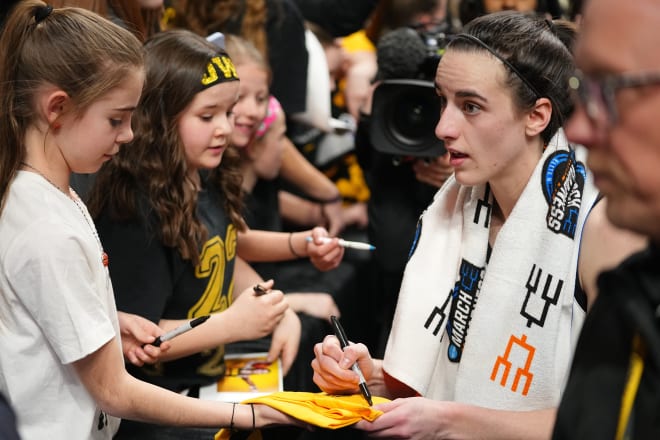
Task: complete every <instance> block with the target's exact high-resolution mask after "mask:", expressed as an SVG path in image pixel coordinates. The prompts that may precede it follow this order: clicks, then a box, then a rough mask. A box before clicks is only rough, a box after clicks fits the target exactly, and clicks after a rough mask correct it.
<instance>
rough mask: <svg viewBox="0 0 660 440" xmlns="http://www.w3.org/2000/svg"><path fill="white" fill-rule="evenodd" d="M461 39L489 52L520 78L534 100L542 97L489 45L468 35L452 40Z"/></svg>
mask: <svg viewBox="0 0 660 440" xmlns="http://www.w3.org/2000/svg"><path fill="white" fill-rule="evenodd" d="M461 39H463V40H468V41H471V42H473V43H476V44H478V45H479V46H481V47H482V48H484V49H486V50H487V51H488V52H490V53H491V54H492V55H493V56H494V57H495V58H497V59H498V60H500V61H501V62H502V63H503V64H504V65H505V66H506V67H508V68H509V69H510V70H511V71H512V72H513V73H514V74H515V75H516V76H517V77H518V78H520V80H521V81H522V82H524V83H525V85H526V86H527V87H529V90H531V91H532V92H534V95H536V98H540V97H542V96H543V95H541V94H540V93H539V91H538V90H536V87H534V86H533V85H532V83H531V82H530V81H529V80H528V79H527V78H525V76H523V74H522V73H520V71H519V70H518V69H516V68H515V67H513V64H511V63H510V62H508V61H507V60H506V59H505V58H504V57H503V56H501V55H500V54H499V53H497V52H496V51H495V49H493V48H492V47H490V46H489V45H487V44H486V43H484V42H483V41H481V40H480V39H479V38H477V37H475V36H474V35H469V34H458V35H456V36H455V37H454V38H453V40H461ZM450 44H451V43H450Z"/></svg>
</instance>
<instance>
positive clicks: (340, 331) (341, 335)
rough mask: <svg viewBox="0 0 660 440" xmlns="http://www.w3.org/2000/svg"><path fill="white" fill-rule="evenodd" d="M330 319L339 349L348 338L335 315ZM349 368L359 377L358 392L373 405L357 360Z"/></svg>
mask: <svg viewBox="0 0 660 440" xmlns="http://www.w3.org/2000/svg"><path fill="white" fill-rule="evenodd" d="M330 321H332V327H333V328H334V329H335V336H337V339H339V345H341V349H342V350H343V349H344V348H346V347H347V346H348V338H347V337H346V333H344V329H343V328H342V326H341V324H340V323H339V320H338V319H337V317H336V316H334V315H332V316H331V317H330ZM351 370H353V371H354V372H355V373H357V375H358V376H359V377H360V384H359V385H360V392H361V393H362V396H363V397H364V400H366V401H367V403H368V404H369V406H371V405H373V403H372V402H371V393H370V392H369V388H367V381H366V380H364V375H363V374H362V370H360V367H359V366H358V364H357V362H356V363H354V364H353V366H352V367H351Z"/></svg>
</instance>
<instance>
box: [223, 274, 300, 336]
mask: <svg viewBox="0 0 660 440" xmlns="http://www.w3.org/2000/svg"><path fill="white" fill-rule="evenodd" d="M260 285H261V287H263V288H264V289H265V290H266V291H267V293H265V294H263V295H260V296H257V294H256V293H255V292H254V290H253V288H252V287H250V288H248V289H245V290H244V291H243V292H241V293H240V295H238V297H237V298H235V299H234V302H233V303H232V305H231V306H230V307H229V308H228V309H227V310H226V311H225V312H224V313H229V314H231V318H232V323H235V324H236V325H237V326H238V328H240V329H241V332H240V335H239V336H240V339H241V340H250V339H258V338H261V337H264V336H266V335H269V334H271V333H272V332H273V330H275V327H277V325H278V324H279V323H280V321H281V320H282V318H283V317H284V313H285V312H286V311H287V310H288V308H289V304H288V303H287V302H286V299H285V298H284V294H283V293H282V291H280V290H273V289H272V287H273V285H274V282H273V280H269V281H264V282H262V283H260Z"/></svg>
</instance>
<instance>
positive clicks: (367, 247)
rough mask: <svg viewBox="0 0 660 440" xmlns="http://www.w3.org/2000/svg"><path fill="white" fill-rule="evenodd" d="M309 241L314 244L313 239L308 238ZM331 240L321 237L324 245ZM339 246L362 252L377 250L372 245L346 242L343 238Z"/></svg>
mask: <svg viewBox="0 0 660 440" xmlns="http://www.w3.org/2000/svg"><path fill="white" fill-rule="evenodd" d="M306 240H307V241H310V242H313V241H314V238H313V237H307V238H306ZM330 240H332V238H331V237H321V241H322V242H323V243H329V242H330ZM338 241H339V246H341V247H345V248H350V249H358V250H361V251H373V250H376V247H375V246H374V245H371V244H369V243H361V242H359V241H348V240H344V239H343V238H340V239H339V240H338Z"/></svg>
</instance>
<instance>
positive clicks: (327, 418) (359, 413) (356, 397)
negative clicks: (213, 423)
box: [215, 391, 389, 440]
mask: <svg viewBox="0 0 660 440" xmlns="http://www.w3.org/2000/svg"><path fill="white" fill-rule="evenodd" d="M384 402H389V400H388V399H386V398H384V397H378V396H374V397H373V403H374V404H378V403H384ZM241 403H259V404H262V405H268V406H270V407H271V408H275V409H276V410H278V411H281V412H283V413H285V414H288V415H290V416H291V417H294V418H296V419H298V420H301V421H303V422H307V423H309V424H310V425H314V426H319V427H321V428H329V429H337V428H343V427H345V426H349V425H352V424H354V423H357V422H359V421H360V420H368V421H370V422H373V421H374V420H376V419H377V418H378V416H380V415H381V414H382V413H383V412H382V411H378V410H377V409H374V408H372V407H370V406H369V404H368V403H367V402H366V401H365V400H364V397H362V395H360V394H353V395H350V396H338V395H330V394H326V393H305V392H297V391H280V392H278V393H273V394H268V395H266V396H261V397H255V398H252V399H247V400H244V401H242V402H241ZM229 438H231V431H230V430H228V429H221V430H220V431H219V432H218V433H217V434H216V435H215V440H226V439H229Z"/></svg>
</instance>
